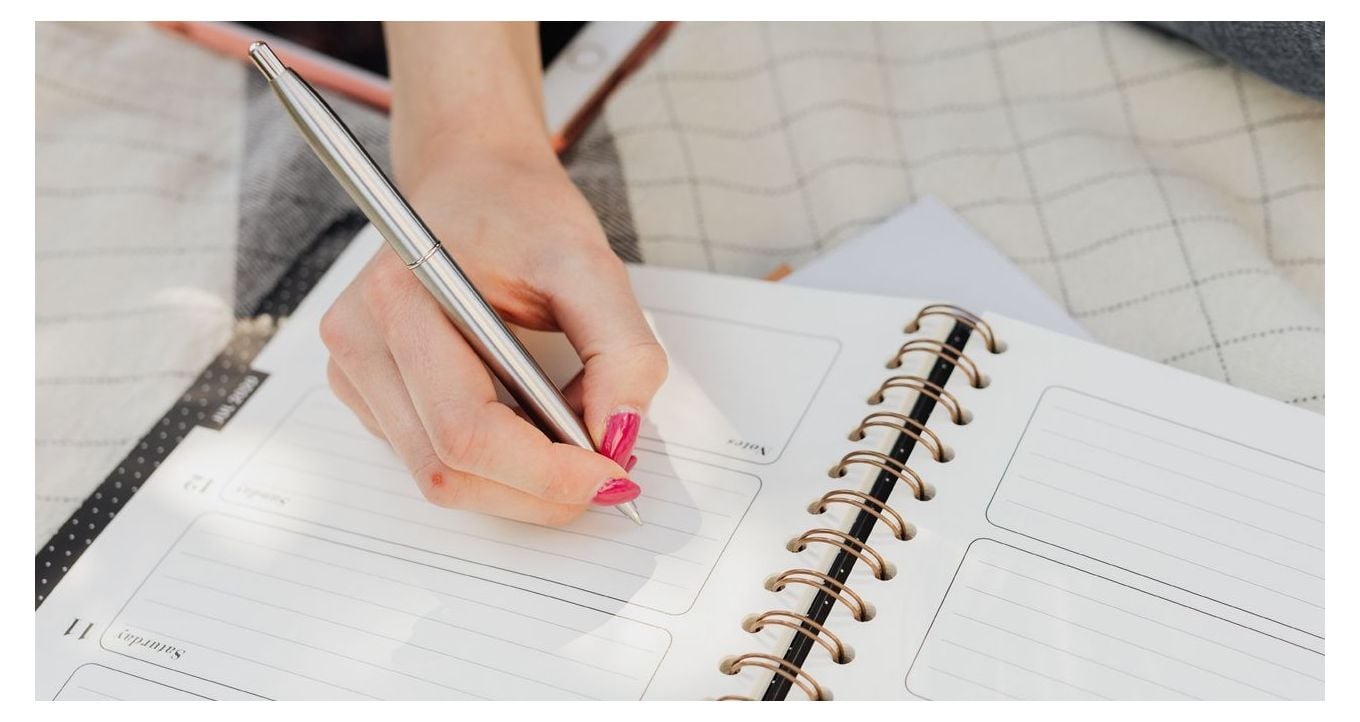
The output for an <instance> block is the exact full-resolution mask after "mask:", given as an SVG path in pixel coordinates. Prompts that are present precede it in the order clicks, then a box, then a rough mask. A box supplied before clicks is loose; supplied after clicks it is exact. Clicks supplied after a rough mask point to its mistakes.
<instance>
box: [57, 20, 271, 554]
mask: <svg viewBox="0 0 1360 722" xmlns="http://www.w3.org/2000/svg"><path fill="white" fill-rule="evenodd" d="M243 78H244V75H243V74H242V73H241V72H240V70H239V69H238V68H237V67H236V64H234V63H232V62H230V61H227V60H224V59H222V58H218V57H216V56H214V55H212V54H210V53H207V52H206V51H202V50H199V49H198V48H196V47H192V46H189V45H187V44H184V43H181V42H179V41H177V40H175V39H174V38H172V37H170V36H168V35H167V34H165V33H163V32H160V31H158V30H155V29H153V28H152V27H150V26H148V25H143V24H139V23H69V24H68V23H38V26H37V78H36V84H37V99H36V103H37V116H36V121H37V139H36V140H37V188H36V195H37V199H36V200H37V208H36V213H37V238H36V246H37V248H36V265H37V298H36V306H37V319H36V322H35V323H36V338H37V358H36V361H37V379H36V396H37V419H36V424H37V438H36V447H37V448H36V466H37V479H36V482H35V487H36V489H35V491H36V499H35V502H34V504H35V536H36V538H35V540H34V544H35V546H41V545H42V544H43V543H45V542H46V541H47V540H48V538H49V537H50V536H51V535H52V533H53V532H54V531H56V530H57V528H58V527H60V526H61V525H62V523H63V522H64V521H65V520H66V518H67V517H68V516H69V515H70V514H71V512H72V511H74V510H75V509H76V508H77V507H79V506H80V503H81V502H82V501H83V500H84V499H85V497H86V496H87V495H88V494H89V493H90V492H91V491H92V490H93V489H94V487H95V486H97V485H98V483H99V480H100V479H103V478H104V476H106V475H107V474H108V473H109V472H110V471H111V470H112V469H113V468H114V466H115V465H117V463H118V461H119V460H120V459H122V458H123V457H124V456H125V455H126V454H127V453H128V452H129V451H131V450H133V449H134V448H135V447H136V445H137V443H138V438H139V437H140V436H141V435H142V434H143V433H144V432H145V431H146V430H147V429H148V428H150V427H151V426H152V424H154V423H155V422H156V420H157V419H159V418H160V417H161V415H162V414H164V413H165V410H166V409H167V408H168V407H169V406H170V405H171V404H172V403H174V401H175V399H177V398H178V397H179V395H180V394H181V393H182V392H183V391H184V389H185V387H186V386H188V385H189V384H190V383H191V382H192V381H193V380H194V378H195V377H196V376H198V374H199V372H200V371H201V370H202V369H203V367H204V366H205V365H207V363H208V362H209V361H211V360H212V358H213V356H214V355H216V354H217V352H218V351H220V350H221V349H222V346H223V345H224V344H226V342H227V340H228V339H230V338H231V336H232V333H233V329H234V327H235V324H236V320H235V318H234V316H233V314H232V286H233V278H234V273H233V268H234V265H235V260H236V227H237V218H238V216H237V209H238V205H239V202H238V192H237V186H238V184H239V175H240V171H239V168H240V156H241V149H240V144H241V137H242V132H243V124H242V119H243V115H242V113H241V107H242V98H243V90H244V83H243ZM204 88H211V89H212V92H203V90H202V89H204ZM161 438H162V439H163V438H165V434H161ZM144 450H145V451H146V452H147V456H150V455H152V453H153V452H154V451H156V444H155V443H154V440H153V443H152V444H151V445H149V446H146V447H144ZM161 451H164V449H161Z"/></svg>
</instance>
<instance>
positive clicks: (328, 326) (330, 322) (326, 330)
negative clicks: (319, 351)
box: [319, 306, 354, 356]
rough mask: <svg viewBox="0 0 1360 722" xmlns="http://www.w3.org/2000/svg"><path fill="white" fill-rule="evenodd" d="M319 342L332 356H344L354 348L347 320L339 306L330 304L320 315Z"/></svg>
mask: <svg viewBox="0 0 1360 722" xmlns="http://www.w3.org/2000/svg"><path fill="white" fill-rule="evenodd" d="M319 331H320V333H321V342H322V343H324V344H325V345H326V348H327V349H328V350H329V351H330V352H331V355H333V356H344V355H346V354H348V353H349V351H350V350H352V349H353V348H354V343H353V338H352V335H351V333H350V330H349V322H348V319H347V318H346V316H345V313H344V311H343V310H341V309H340V307H339V306H331V307H330V308H329V309H328V310H327V311H326V313H325V314H324V315H323V316H322V317H321V324H320V327H319Z"/></svg>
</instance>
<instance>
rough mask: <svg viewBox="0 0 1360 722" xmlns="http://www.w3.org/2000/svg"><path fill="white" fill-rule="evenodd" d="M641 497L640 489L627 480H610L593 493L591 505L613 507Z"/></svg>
mask: <svg viewBox="0 0 1360 722" xmlns="http://www.w3.org/2000/svg"><path fill="white" fill-rule="evenodd" d="M641 495H642V487H640V486H638V485H637V484H634V483H633V482H631V481H629V480H627V479H610V480H609V481H606V482H605V483H604V486H601V487H600V490H599V491H597V492H595V498H594V499H591V502H592V503H595V504H599V505H600V506H614V505H616V504H622V503H623V502H625V501H632V500H634V499H636V498H638V497H639V496H641Z"/></svg>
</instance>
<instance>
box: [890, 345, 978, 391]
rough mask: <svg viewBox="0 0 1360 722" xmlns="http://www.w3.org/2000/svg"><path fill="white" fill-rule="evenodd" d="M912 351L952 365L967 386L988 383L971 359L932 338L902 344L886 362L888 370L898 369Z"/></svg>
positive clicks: (976, 387)
mask: <svg viewBox="0 0 1360 722" xmlns="http://www.w3.org/2000/svg"><path fill="white" fill-rule="evenodd" d="M913 351H919V352H921V353H928V354H931V355H932V356H938V357H939V358H940V359H941V360H943V361H947V362H949V363H951V364H953V365H954V367H955V368H957V369H959V370H960V371H963V373H964V375H965V376H967V377H968V384H969V385H970V386H972V387H973V388H975V389H980V388H983V387H985V386H986V385H987V383H988V381H987V377H986V376H985V375H983V373H982V371H981V370H979V369H978V366H977V364H976V363H974V362H973V360H972V359H971V358H968V355H967V354H965V353H964V352H962V351H960V350H959V349H956V348H954V347H953V346H950V345H949V344H947V343H945V342H943V341H936V340H935V339H933V338H914V339H912V340H910V341H908V342H906V343H904V344H902V347H901V348H899V349H897V355H895V356H893V358H892V360H891V361H889V362H888V368H890V369H895V368H900V367H901V366H902V359H904V358H906V356H907V354H909V353H911V352H913Z"/></svg>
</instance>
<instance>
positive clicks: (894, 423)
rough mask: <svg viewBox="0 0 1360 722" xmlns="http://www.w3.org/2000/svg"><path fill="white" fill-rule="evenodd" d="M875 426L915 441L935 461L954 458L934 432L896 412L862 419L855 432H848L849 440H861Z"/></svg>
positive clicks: (883, 412) (873, 414)
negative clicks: (924, 448)
mask: <svg viewBox="0 0 1360 722" xmlns="http://www.w3.org/2000/svg"><path fill="white" fill-rule="evenodd" d="M875 426H882V427H886V428H889V429H892V430H894V431H897V432H900V433H903V434H906V435H907V436H910V437H911V438H913V439H916V442H917V443H919V444H920V445H921V446H924V447H926V450H928V451H929V452H930V455H931V456H932V457H934V458H935V460H936V461H939V462H946V461H949V460H950V459H953V458H954V451H953V450H952V449H950V448H949V447H948V446H946V445H945V443H944V442H943V441H940V437H939V436H938V435H937V434H936V433H935V432H934V431H931V430H930V429H929V428H927V427H926V425H925V424H923V423H921V422H919V421H917V420H916V419H913V418H911V417H910V416H907V415H906V414H899V413H897V412H896V411H875V412H874V413H872V414H869V415H868V416H866V417H864V418H863V419H862V420H861V421H860V422H859V426H856V427H855V430H854V431H851V432H850V440H851V441H860V440H862V439H863V438H864V435H865V431H867V430H869V429H871V428H873V427H875Z"/></svg>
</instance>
